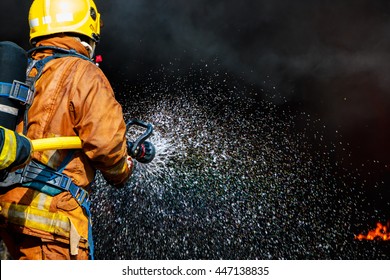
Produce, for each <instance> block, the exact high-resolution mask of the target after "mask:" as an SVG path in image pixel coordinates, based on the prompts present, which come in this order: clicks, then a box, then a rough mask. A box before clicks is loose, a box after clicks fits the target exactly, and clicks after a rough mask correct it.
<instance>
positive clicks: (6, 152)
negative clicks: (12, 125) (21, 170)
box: [0, 126, 32, 173]
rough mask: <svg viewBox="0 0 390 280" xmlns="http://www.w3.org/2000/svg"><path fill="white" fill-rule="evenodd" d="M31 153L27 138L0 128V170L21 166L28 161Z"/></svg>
mask: <svg viewBox="0 0 390 280" xmlns="http://www.w3.org/2000/svg"><path fill="white" fill-rule="evenodd" d="M31 152H32V144H31V142H30V140H29V139H28V138H27V137H25V136H23V135H21V134H18V133H16V132H15V131H13V130H10V129H7V128H4V127H2V126H0V170H7V171H8V170H12V169H17V168H18V167H21V166H23V165H24V164H26V163H27V162H28V161H29V160H30V156H31ZM2 173H4V172H2Z"/></svg>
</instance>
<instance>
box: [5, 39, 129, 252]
mask: <svg viewBox="0 0 390 280" xmlns="http://www.w3.org/2000/svg"><path fill="white" fill-rule="evenodd" d="M43 45H47V46H56V47H60V48H65V49H74V50H76V51H77V52H78V53H80V54H83V55H85V56H88V52H87V51H86V49H85V47H84V46H83V45H82V44H81V43H80V42H79V41H77V40H76V39H75V38H72V37H65V36H64V37H54V38H50V39H45V40H43V41H40V42H39V43H38V44H37V46H43ZM51 54H52V51H49V50H45V51H40V52H36V53H34V54H33V59H36V60H39V59H42V58H44V57H46V56H48V55H51ZM32 74H34V75H35V74H36V73H32ZM35 88H36V92H35V96H34V100H33V103H32V106H31V108H30V109H29V111H28V126H27V137H29V138H30V139H40V138H47V137H57V136H58V137H59V136H76V135H77V136H79V137H80V138H81V141H82V143H83V148H82V150H76V152H75V153H74V155H73V158H72V160H71V161H70V162H69V163H68V165H67V166H66V167H65V169H64V171H63V173H65V174H66V175H68V176H69V177H70V178H71V179H72V181H73V182H74V183H75V184H76V185H78V186H80V187H83V188H84V189H86V190H88V191H90V189H89V188H90V184H91V182H92V181H93V179H94V176H95V171H96V170H97V169H98V170H100V171H101V172H102V175H103V176H104V177H105V179H106V180H107V181H108V182H110V183H111V184H113V185H121V184H123V183H124V182H125V181H126V180H127V179H128V177H129V176H130V174H131V171H132V170H130V169H129V167H128V164H127V157H128V155H127V149H126V137H125V133H126V125H125V123H124V119H123V114H122V108H121V106H120V104H119V103H118V102H117V101H116V99H115V97H114V92H113V90H112V88H111V86H110V84H109V82H108V80H107V78H106V77H105V75H104V74H103V72H102V71H101V70H100V69H99V68H98V67H97V66H96V65H95V64H94V63H91V62H89V61H87V60H84V59H81V58H77V57H64V58H57V59H54V60H52V61H50V62H48V63H47V64H46V66H45V68H44V71H43V73H42V76H41V77H40V78H39V79H38V81H37V82H36V84H35ZM22 129H23V123H21V124H20V125H19V126H18V131H19V132H21V131H22ZM68 152H69V151H67V150H51V151H44V152H34V153H33V155H32V158H33V159H35V160H37V161H39V162H41V163H43V164H46V165H48V166H49V167H52V168H54V169H57V168H58V167H59V166H60V165H61V163H62V162H63V161H64V158H65V157H66V155H67V154H68ZM40 211H41V212H40ZM42 211H43V212H42ZM30 214H31V215H30ZM12 215H14V216H15V217H14V216H12ZM29 215H30V216H29ZM39 215H41V216H42V217H44V219H43V220H44V224H43V225H40V226H36V224H37V223H36V222H34V221H27V220H26V221H21V218H20V217H21V216H22V217H23V218H22V219H28V217H30V218H31V219H33V218H34V217H36V216H39ZM56 215H57V216H56ZM45 219H47V220H45ZM50 219H54V220H55V221H56V223H57V224H58V227H57V228H55V229H54V228H51V227H50V226H51V225H50V226H48V224H50ZM41 220H42V219H41ZM0 226H1V227H4V226H11V227H13V228H14V229H17V230H18V231H19V232H22V233H25V234H29V235H34V236H38V237H41V238H45V239H50V240H57V241H61V242H66V243H68V242H69V243H72V242H73V243H75V242H76V243H77V242H79V243H80V244H81V243H83V244H84V245H85V246H87V237H88V218H87V217H86V216H85V214H84V212H83V210H82V209H81V207H80V206H79V205H78V204H77V202H76V200H74V199H73V197H71V195H70V193H67V192H65V193H60V194H59V195H57V196H55V197H48V196H47V195H44V194H42V193H39V192H38V191H35V190H32V189H28V188H24V187H21V186H19V187H16V188H12V189H10V190H8V191H7V192H5V193H4V192H3V191H2V193H1V194H0ZM72 240H73V241H72ZM75 240H76V241H75ZM80 244H78V245H77V246H79V245H80ZM72 246H73V247H74V246H76V245H75V244H73V245H72ZM73 251H75V250H73ZM76 251H77V250H76Z"/></svg>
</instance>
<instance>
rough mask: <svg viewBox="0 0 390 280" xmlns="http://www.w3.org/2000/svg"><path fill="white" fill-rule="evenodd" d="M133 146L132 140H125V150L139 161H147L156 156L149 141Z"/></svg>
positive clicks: (154, 149)
mask: <svg viewBox="0 0 390 280" xmlns="http://www.w3.org/2000/svg"><path fill="white" fill-rule="evenodd" d="M133 148H134V142H130V141H128V142H127V152H128V154H129V155H130V156H131V157H132V158H135V159H136V160H137V161H138V162H140V163H149V162H151V161H152V160H153V159H154V157H155V156H156V148H155V147H154V145H153V144H152V143H150V142H149V141H145V142H144V143H142V144H140V145H138V147H136V149H133Z"/></svg>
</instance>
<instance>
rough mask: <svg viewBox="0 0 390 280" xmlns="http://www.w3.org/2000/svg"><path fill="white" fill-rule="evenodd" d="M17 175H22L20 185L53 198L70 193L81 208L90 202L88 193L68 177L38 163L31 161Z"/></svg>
mask: <svg viewBox="0 0 390 280" xmlns="http://www.w3.org/2000/svg"><path fill="white" fill-rule="evenodd" d="M15 173H16V176H18V175H20V178H21V181H20V182H19V183H21V184H22V185H23V186H25V187H29V188H32V189H35V190H38V191H41V192H43V193H46V194H48V195H51V196H54V195H57V194H59V193H61V192H63V191H68V192H70V194H71V195H72V196H73V197H74V198H75V199H76V200H77V202H78V203H79V204H80V205H81V206H83V205H84V203H87V202H88V201H89V195H88V192H87V191H86V190H84V189H83V188H81V187H79V186H77V185H76V184H74V183H73V182H72V180H71V179H70V178H69V177H68V176H66V175H65V174H62V173H60V172H57V171H55V170H52V169H50V168H49V167H47V166H45V165H43V164H40V163H38V162H36V161H31V162H30V163H29V164H27V165H26V166H25V167H24V168H23V169H19V170H17V171H16V172H15Z"/></svg>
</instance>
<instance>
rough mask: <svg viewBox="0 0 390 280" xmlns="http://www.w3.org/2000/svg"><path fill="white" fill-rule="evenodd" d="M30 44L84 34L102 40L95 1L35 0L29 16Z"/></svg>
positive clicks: (94, 39)
mask: <svg viewBox="0 0 390 280" xmlns="http://www.w3.org/2000/svg"><path fill="white" fill-rule="evenodd" d="M28 22H29V25H30V42H31V43H32V44H34V43H35V42H34V39H35V38H38V37H41V36H46V35H51V34H56V33H76V34H82V35H85V36H87V37H89V38H91V39H92V40H93V41H95V42H98V41H99V39H100V14H99V13H98V11H97V8H96V5H95V3H94V2H93V0H34V2H33V3H32V5H31V7H30V12H29V15H28Z"/></svg>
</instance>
